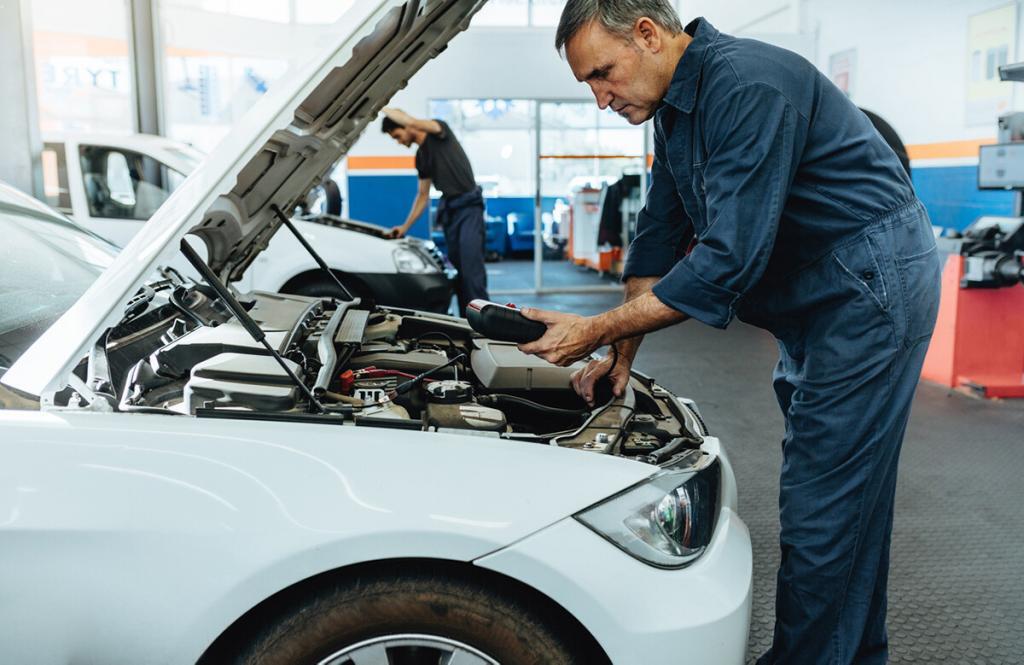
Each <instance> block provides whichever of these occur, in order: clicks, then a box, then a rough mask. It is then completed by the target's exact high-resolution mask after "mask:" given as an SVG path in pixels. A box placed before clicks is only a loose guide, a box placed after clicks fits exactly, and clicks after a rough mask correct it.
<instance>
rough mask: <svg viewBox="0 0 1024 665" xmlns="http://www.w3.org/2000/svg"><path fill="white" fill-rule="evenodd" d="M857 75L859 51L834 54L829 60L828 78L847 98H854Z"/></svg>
mask: <svg viewBox="0 0 1024 665" xmlns="http://www.w3.org/2000/svg"><path fill="white" fill-rule="evenodd" d="M856 73H857V49H855V48H852V49H848V50H846V51H840V52H839V53H833V54H832V55H831V56H829V59H828V77H829V79H831V80H832V82H833V83H835V84H836V87H838V88H839V89H840V90H842V91H843V92H844V93H846V96H847V97H851V98H852V97H853V84H854V82H855V74H856Z"/></svg>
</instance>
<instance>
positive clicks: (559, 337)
mask: <svg viewBox="0 0 1024 665" xmlns="http://www.w3.org/2000/svg"><path fill="white" fill-rule="evenodd" d="M519 311H520V312H521V313H522V315H523V316H525V317H526V318H528V319H533V320H534V321H540V322H541V323H544V324H545V325H547V327H548V330H547V332H546V333H544V336H543V337H541V338H540V339H538V340H535V341H533V342H530V343H529V344H520V345H519V350H520V351H522V352H523V353H529V354H530V355H534V356H538V357H540V358H543V359H544V360H546V361H548V362H549V363H552V364H554V365H559V366H561V367H566V366H568V365H571V364H573V363H574V362H576V361H577V360H582V359H583V358H586V357H587V356H589V355H590V354H591V353H593V352H594V350H595V349H597V348H599V347H600V346H602V344H601V331H600V326H599V325H598V322H597V319H596V318H594V317H585V316H578V315H576V314H563V313H561V312H551V311H548V310H543V309H535V308H533V307H524V308H522V309H520V310H519Z"/></svg>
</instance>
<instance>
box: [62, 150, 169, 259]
mask: <svg viewBox="0 0 1024 665" xmlns="http://www.w3.org/2000/svg"><path fill="white" fill-rule="evenodd" d="M77 153H78V154H77V158H78V163H79V165H80V168H81V179H82V190H83V192H84V198H85V208H86V210H85V212H86V213H87V214H88V221H87V222H86V224H85V225H86V226H87V227H88V228H89V229H90V230H91V231H94V232H96V233H98V234H99V235H101V236H103V237H104V238H107V239H108V240H110V241H112V242H114V243H116V244H118V245H121V246H122V247H123V246H124V245H125V244H127V243H128V241H129V240H131V238H132V236H134V235H135V234H136V233H137V232H138V231H139V229H140V228H142V225H143V224H144V223H145V222H146V221H147V220H148V219H149V218H150V217H152V215H153V213H155V212H156V211H157V209H158V208H159V207H160V205H161V204H162V203H163V202H164V201H165V200H167V197H168V196H170V195H171V192H173V191H174V190H175V189H177V188H178V186H179V185H181V183H182V182H184V181H185V176H184V175H183V174H182V173H180V172H178V171H176V170H175V169H173V168H171V167H169V166H167V165H166V164H163V163H161V162H160V161H158V160H156V159H154V158H153V157H151V156H149V155H145V154H142V153H140V152H136V151H134V150H129V149H127V148H120V147H114V146H106V145H90V144H79V145H78V150H77ZM69 157H70V155H69Z"/></svg>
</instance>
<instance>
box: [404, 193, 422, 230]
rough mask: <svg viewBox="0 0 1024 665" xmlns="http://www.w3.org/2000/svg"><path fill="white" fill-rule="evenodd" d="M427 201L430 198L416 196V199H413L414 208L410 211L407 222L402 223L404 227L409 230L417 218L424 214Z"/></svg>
mask: <svg viewBox="0 0 1024 665" xmlns="http://www.w3.org/2000/svg"><path fill="white" fill-rule="evenodd" d="M427 201H428V198H426V197H423V196H417V197H416V200H415V201H413V203H412V210H410V211H409V217H408V218H406V220H405V224H402V228H403V229H405V230H409V229H410V228H411V227H412V225H413V224H415V223H416V220H417V219H419V218H420V215H422V214H423V211H424V210H426V208H427Z"/></svg>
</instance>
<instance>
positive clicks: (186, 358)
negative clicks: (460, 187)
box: [81, 284, 706, 462]
mask: <svg viewBox="0 0 1024 665" xmlns="http://www.w3.org/2000/svg"><path fill="white" fill-rule="evenodd" d="M238 300H239V302H240V304H241V305H242V306H243V307H245V308H246V310H247V311H248V314H249V316H250V317H251V318H252V319H253V320H254V321H255V322H256V323H257V324H258V325H259V328H260V330H262V331H263V332H264V334H265V336H266V341H267V342H268V344H269V345H270V346H271V347H272V348H273V349H276V351H277V352H278V353H279V355H280V362H279V360H278V359H277V358H275V357H274V355H272V354H271V353H270V352H269V351H268V350H267V348H265V347H264V346H262V345H261V344H260V343H258V342H257V341H256V340H255V339H254V338H253V337H252V336H251V335H250V333H249V332H247V331H246V329H245V327H244V326H243V325H242V324H241V323H240V322H239V321H238V319H237V318H235V317H233V316H232V315H231V313H230V312H229V311H228V310H227V308H225V307H224V306H223V304H222V302H221V301H220V300H218V299H217V298H216V294H215V293H212V292H210V291H209V290H208V289H207V288H206V287H204V286H202V285H199V286H195V285H193V286H191V287H190V288H184V287H183V286H181V285H180V284H179V285H177V286H174V287H173V288H172V287H171V286H166V287H165V288H163V289H158V292H156V293H154V294H151V302H150V303H149V305H148V307H147V308H146V309H145V310H142V309H141V308H139V312H138V313H136V314H135V315H134V316H129V317H126V318H125V319H124V320H123V321H122V322H121V324H120V325H119V326H117V327H116V328H114V329H112V330H110V331H109V332H108V334H107V338H106V342H105V349H104V357H103V358H102V362H96V363H94V362H90V363H89V365H88V368H89V369H85V368H81V369H82V372H83V374H92V375H93V376H92V377H91V380H92V385H94V386H97V389H98V392H100V393H103V394H106V395H108V398H109V401H110V402H111V403H112V406H113V408H115V409H117V410H120V411H127V412H132V411H135V412H146V411H154V410H155V411H159V412H163V413H174V414H179V415H182V416H193V417H198V418H237V419H250V420H251V419H256V420H278V421H281V420H285V421H287V420H297V421H315V422H326V423H333V424H338V425H341V426H354V427H385V428H400V429H415V430H423V431H438V432H453V433H459V434H465V435H473V436H484V437H494V438H502V439H510V440H519V441H527V442H535V443H544V444H550V445H557V446H562V447H571V448H578V449H581V450H586V451H591V452H596V453H603V454H614V455H622V456H630V457H638V458H641V459H643V460H645V461H652V462H657V461H659V460H660V459H663V458H666V457H668V456H670V455H672V454H674V453H676V452H678V451H680V450H681V449H684V448H696V447H698V446H699V445H700V442H701V437H702V436H703V435H705V434H706V431H705V428H704V425H703V423H702V422H701V420H700V417H699V415H698V414H697V412H696V410H695V409H693V408H692V407H690V406H689V405H687V404H685V403H682V402H680V401H679V400H678V399H677V398H676V397H675V396H674V395H672V394H671V393H669V392H668V391H667V390H665V389H663V388H661V387H659V386H657V385H656V384H655V383H654V382H653V381H652V380H650V379H648V378H647V377H644V376H643V375H641V374H639V373H637V372H634V374H633V376H632V378H631V380H630V382H629V385H628V388H627V390H626V391H625V394H624V395H622V396H621V397H617V398H613V399H611V400H610V401H608V402H607V403H605V404H597V405H595V406H593V407H589V406H588V405H587V404H586V403H585V402H584V401H583V400H582V399H580V398H579V397H578V396H577V395H576V393H575V392H574V391H573V389H572V387H571V385H570V381H571V376H572V373H573V372H574V371H575V370H576V369H578V368H579V367H581V366H582V365H576V366H573V367H557V366H555V365H552V364H550V363H548V362H546V361H544V360H542V359H540V358H537V357H534V356H530V355H526V354H524V353H522V352H520V351H519V349H518V348H517V347H516V345H515V344H513V343H508V342H501V341H496V340H492V339H487V338H484V337H482V336H480V335H479V334H477V333H475V332H474V331H473V330H472V328H470V327H469V325H468V324H467V323H466V321H465V320H463V319H456V318H452V317H447V316H442V315H436V314H427V313H422V312H415V311H411V310H398V309H387V308H373V309H363V308H360V305H359V302H358V301H354V302H344V301H338V300H332V299H319V298H309V297H303V296H290V295H281V294H271V293H250V294H246V295H243V296H240V297H239V298H238ZM93 360H95V358H94V359H93ZM282 363H283V364H284V365H285V366H286V367H287V368H288V369H289V370H290V373H291V374H292V375H293V376H294V377H297V378H298V379H299V380H300V381H301V382H302V384H303V385H302V386H300V385H298V384H297V383H296V382H295V380H293V378H292V376H290V375H289V372H287V371H285V367H283V366H282ZM96 366H99V367H106V372H104V373H101V374H98V375H97V372H96V371H95V369H94V368H95V367H96ZM82 378H83V379H87V378H89V377H88V376H83V377H82ZM310 396H312V399H310Z"/></svg>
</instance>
